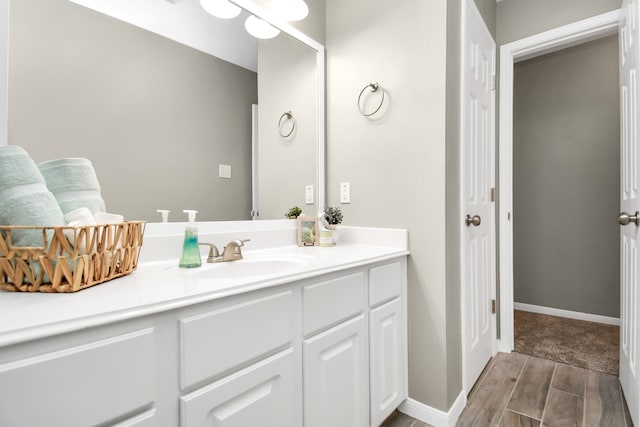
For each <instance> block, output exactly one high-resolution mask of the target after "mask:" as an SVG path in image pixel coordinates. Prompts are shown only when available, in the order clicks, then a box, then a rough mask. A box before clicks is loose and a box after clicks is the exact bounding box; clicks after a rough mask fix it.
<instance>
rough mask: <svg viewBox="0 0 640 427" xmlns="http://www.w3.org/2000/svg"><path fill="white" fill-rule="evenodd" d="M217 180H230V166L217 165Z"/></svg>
mask: <svg viewBox="0 0 640 427" xmlns="http://www.w3.org/2000/svg"><path fill="white" fill-rule="evenodd" d="M218 178H231V165H222V164H220V165H218Z"/></svg>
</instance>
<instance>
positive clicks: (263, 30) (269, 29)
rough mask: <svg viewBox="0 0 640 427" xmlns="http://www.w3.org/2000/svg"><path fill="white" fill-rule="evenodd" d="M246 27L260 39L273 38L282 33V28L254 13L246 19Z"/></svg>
mask: <svg viewBox="0 0 640 427" xmlns="http://www.w3.org/2000/svg"><path fill="white" fill-rule="evenodd" d="M244 28H246V30H247V31H248V32H249V34H251V35H252V36H253V37H255V38H258V39H272V38H274V37H275V36H277V35H278V34H280V30H278V29H277V28H275V27H273V26H272V25H271V24H269V23H267V22H265V21H263V20H262V19H259V18H256V17H255V16H253V15H251V16H250V17H248V18H247V20H246V21H244Z"/></svg>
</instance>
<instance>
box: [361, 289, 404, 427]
mask: <svg viewBox="0 0 640 427" xmlns="http://www.w3.org/2000/svg"><path fill="white" fill-rule="evenodd" d="M405 330H406V328H405V321H404V310H403V309H402V300H401V299H400V298H396V299H395V300H393V301H391V302H388V303H387V304H385V305H383V306H381V307H378V308H375V309H373V310H371V314H370V316H369V340H370V341H369V348H370V351H371V353H370V354H371V355H370V367H369V369H370V381H371V384H370V389H371V425H372V426H379V425H380V424H381V423H382V422H383V421H384V420H385V419H386V418H387V417H388V416H389V415H391V413H392V412H393V411H394V410H395V409H396V408H397V407H398V406H399V405H400V403H401V402H402V401H403V400H404V399H405V398H406V397H407V396H406V390H407V365H406V360H407V341H406V333H405Z"/></svg>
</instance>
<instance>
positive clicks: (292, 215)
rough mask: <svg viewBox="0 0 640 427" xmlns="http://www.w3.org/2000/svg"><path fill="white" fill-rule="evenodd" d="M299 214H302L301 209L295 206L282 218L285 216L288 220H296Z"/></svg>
mask: <svg viewBox="0 0 640 427" xmlns="http://www.w3.org/2000/svg"><path fill="white" fill-rule="evenodd" d="M301 213H302V209H300V208H299V207H297V206H294V207H292V208H291V209H289V212H287V213H285V214H284V216H286V217H287V218H289V219H296V218H298V217H299V216H300V214H301Z"/></svg>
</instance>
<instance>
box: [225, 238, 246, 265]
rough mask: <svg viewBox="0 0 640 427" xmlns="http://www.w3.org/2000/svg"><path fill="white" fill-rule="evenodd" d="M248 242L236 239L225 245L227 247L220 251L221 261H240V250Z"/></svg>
mask: <svg viewBox="0 0 640 427" xmlns="http://www.w3.org/2000/svg"><path fill="white" fill-rule="evenodd" d="M248 241H250V239H244V240H239V239H238V240H232V241H230V242H229V243H227V246H225V247H224V249H223V250H222V261H237V260H239V259H242V249H240V248H241V247H242V246H244V244H245V242H248Z"/></svg>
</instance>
